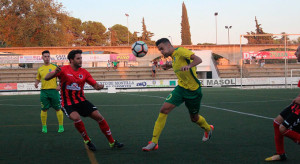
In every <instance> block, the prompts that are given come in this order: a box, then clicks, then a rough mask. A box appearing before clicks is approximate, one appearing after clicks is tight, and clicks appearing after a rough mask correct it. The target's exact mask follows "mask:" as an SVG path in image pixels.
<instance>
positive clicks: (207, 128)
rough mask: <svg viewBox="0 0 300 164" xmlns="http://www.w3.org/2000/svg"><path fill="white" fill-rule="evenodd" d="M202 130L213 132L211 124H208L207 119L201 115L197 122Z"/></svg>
mask: <svg viewBox="0 0 300 164" xmlns="http://www.w3.org/2000/svg"><path fill="white" fill-rule="evenodd" d="M196 124H198V125H199V126H200V127H201V128H202V129H204V130H205V131H206V132H209V131H210V130H211V128H210V126H209V124H208V123H207V122H206V120H205V118H204V117H202V116H201V115H200V114H199V120H198V121H197V122H196Z"/></svg>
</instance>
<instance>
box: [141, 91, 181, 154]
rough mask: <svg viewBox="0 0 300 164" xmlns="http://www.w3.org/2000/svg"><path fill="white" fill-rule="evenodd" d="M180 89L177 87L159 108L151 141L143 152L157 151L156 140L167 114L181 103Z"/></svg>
mask: <svg viewBox="0 0 300 164" xmlns="http://www.w3.org/2000/svg"><path fill="white" fill-rule="evenodd" d="M181 89H182V88H181V87H179V86H177V87H176V88H175V89H174V90H173V91H172V92H171V93H170V94H169V96H168V97H167V98H166V100H165V103H164V104H163V106H162V107H161V109H160V112H159V115H158V118H157V120H156V122H155V125H154V129H153V136H152V140H151V141H150V142H148V145H147V146H145V147H143V148H142V150H143V151H151V150H156V149H158V140H159V137H160V134H161V132H162V130H163V129H164V127H165V124H166V121H167V117H168V114H169V113H170V112H171V111H172V110H173V109H174V108H175V107H176V106H179V105H180V104H181V103H182V102H183V99H182V94H181Z"/></svg>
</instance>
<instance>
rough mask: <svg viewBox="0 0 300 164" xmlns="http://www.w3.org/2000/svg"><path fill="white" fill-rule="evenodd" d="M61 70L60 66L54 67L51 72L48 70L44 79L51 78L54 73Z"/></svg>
mask: <svg viewBox="0 0 300 164" xmlns="http://www.w3.org/2000/svg"><path fill="white" fill-rule="evenodd" d="M60 71H61V69H60V67H56V69H55V70H54V71H52V72H49V73H48V74H47V75H46V76H45V80H47V81H48V80H51V79H52V78H54V77H55V75H56V74H58V73H59V72H60Z"/></svg>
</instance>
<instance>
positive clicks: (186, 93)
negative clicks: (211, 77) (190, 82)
mask: <svg viewBox="0 0 300 164" xmlns="http://www.w3.org/2000/svg"><path fill="white" fill-rule="evenodd" d="M201 99H202V91H201V87H199V88H198V89H197V90H195V91H190V90H188V89H184V88H182V87H180V86H179V85H177V86H176V87H175V89H174V90H173V91H172V92H171V93H170V94H169V96H168V97H167V98H166V100H165V102H167V103H170V104H173V105H175V106H179V105H180V104H182V103H183V102H185V106H186V107H187V108H188V110H189V113H190V114H197V113H199V110H200V104H201Z"/></svg>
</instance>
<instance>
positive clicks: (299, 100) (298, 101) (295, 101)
mask: <svg viewBox="0 0 300 164" xmlns="http://www.w3.org/2000/svg"><path fill="white" fill-rule="evenodd" d="M293 103H295V104H298V105H300V96H298V97H296V98H295V99H294V100H293Z"/></svg>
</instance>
